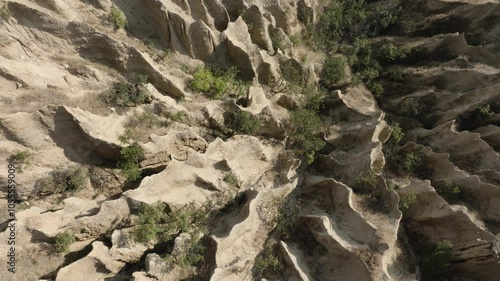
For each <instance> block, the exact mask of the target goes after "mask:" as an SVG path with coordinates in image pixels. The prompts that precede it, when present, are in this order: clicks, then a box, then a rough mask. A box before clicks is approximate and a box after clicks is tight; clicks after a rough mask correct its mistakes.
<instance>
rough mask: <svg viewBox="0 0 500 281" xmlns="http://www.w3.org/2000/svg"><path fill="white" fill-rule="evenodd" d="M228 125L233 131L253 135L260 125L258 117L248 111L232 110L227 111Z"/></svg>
mask: <svg viewBox="0 0 500 281" xmlns="http://www.w3.org/2000/svg"><path fill="white" fill-rule="evenodd" d="M229 115H230V118H229V127H230V128H231V129H233V130H234V131H235V132H238V133H241V134H246V135H255V134H256V133H257V132H258V130H259V128H260V125H261V122H260V119H259V118H258V117H257V116H254V115H253V114H252V113H250V112H246V111H242V110H233V111H231V112H230V113H229Z"/></svg>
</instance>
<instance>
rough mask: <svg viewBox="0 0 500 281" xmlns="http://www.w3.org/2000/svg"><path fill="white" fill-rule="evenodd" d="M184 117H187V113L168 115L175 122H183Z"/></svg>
mask: <svg viewBox="0 0 500 281" xmlns="http://www.w3.org/2000/svg"><path fill="white" fill-rule="evenodd" d="M184 117H186V112H184V111H177V112H176V113H169V114H168V118H169V119H170V120H172V121H175V122H181V121H182V119H184Z"/></svg>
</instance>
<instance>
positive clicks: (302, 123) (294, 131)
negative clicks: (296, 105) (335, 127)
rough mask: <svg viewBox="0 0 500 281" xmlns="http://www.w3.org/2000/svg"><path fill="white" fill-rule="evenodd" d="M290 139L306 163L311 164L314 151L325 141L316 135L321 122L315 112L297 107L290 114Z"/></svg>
mask: <svg viewBox="0 0 500 281" xmlns="http://www.w3.org/2000/svg"><path fill="white" fill-rule="evenodd" d="M290 126H291V132H290V141H291V144H292V147H294V148H295V149H297V152H298V154H299V155H301V156H303V157H304V158H305V160H306V163H307V164H311V163H312V162H313V161H314V159H315V157H316V152H317V151H319V150H321V149H322V148H323V147H325V145H326V144H325V141H324V140H323V139H321V138H319V137H317V136H316V134H317V133H318V131H319V130H320V129H322V127H323V122H322V120H321V118H320V117H319V116H318V115H317V114H316V112H314V111H312V110H309V109H303V108H301V109H297V110H294V111H293V112H292V113H291V116H290Z"/></svg>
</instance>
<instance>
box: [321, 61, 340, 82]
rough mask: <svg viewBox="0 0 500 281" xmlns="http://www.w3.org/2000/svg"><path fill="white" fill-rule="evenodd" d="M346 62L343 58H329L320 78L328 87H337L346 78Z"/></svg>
mask: <svg viewBox="0 0 500 281" xmlns="http://www.w3.org/2000/svg"><path fill="white" fill-rule="evenodd" d="M345 64H346V62H345V60H344V58H342V57H328V58H327V59H326V60H325V63H324V64H323V69H322V70H321V73H320V77H321V79H322V80H323V82H324V83H325V84H326V85H328V86H331V85H335V84H337V83H339V82H341V81H342V80H343V79H344V78H345V73H344V68H345Z"/></svg>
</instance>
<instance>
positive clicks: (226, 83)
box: [189, 68, 248, 98]
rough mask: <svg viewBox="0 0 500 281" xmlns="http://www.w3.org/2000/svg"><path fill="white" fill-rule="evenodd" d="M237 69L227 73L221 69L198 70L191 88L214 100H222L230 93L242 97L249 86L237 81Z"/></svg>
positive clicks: (231, 69)
mask: <svg viewBox="0 0 500 281" xmlns="http://www.w3.org/2000/svg"><path fill="white" fill-rule="evenodd" d="M236 73H237V71H236V69H235V68H230V69H229V70H227V71H222V70H220V69H215V68H212V69H209V68H198V69H197V70H196V71H195V73H194V74H193V80H191V82H190V84H189V87H190V88H191V89H192V90H194V91H197V92H202V93H207V94H210V95H211V96H212V97H214V98H222V97H223V96H225V95H226V94H227V93H228V92H229V91H233V92H235V93H236V95H241V93H242V92H244V91H245V90H246V89H247V88H248V85H247V84H246V83H243V82H241V81H237V80H236Z"/></svg>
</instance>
